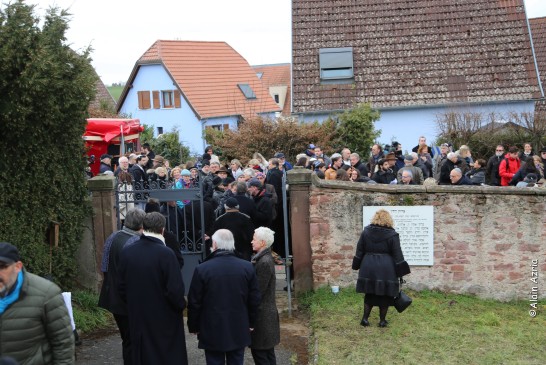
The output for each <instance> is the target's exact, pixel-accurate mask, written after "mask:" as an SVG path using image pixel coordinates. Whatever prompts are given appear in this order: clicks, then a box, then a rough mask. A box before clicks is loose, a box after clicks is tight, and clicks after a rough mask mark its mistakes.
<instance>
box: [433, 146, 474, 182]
mask: <svg viewBox="0 0 546 365" xmlns="http://www.w3.org/2000/svg"><path fill="white" fill-rule="evenodd" d="M454 168H459V169H460V170H461V172H462V174H463V175H464V174H465V173H466V171H468V165H467V164H466V162H465V161H464V160H463V159H462V158H460V157H459V156H458V155H457V154H456V153H455V152H450V153H448V154H447V159H446V162H444V164H443V165H442V169H441V170H440V181H438V185H451V179H450V177H449V174H450V173H451V170H453V169H454Z"/></svg>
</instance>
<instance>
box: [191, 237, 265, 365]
mask: <svg viewBox="0 0 546 365" xmlns="http://www.w3.org/2000/svg"><path fill="white" fill-rule="evenodd" d="M212 248H213V252H212V253H211V254H210V255H209V256H207V258H206V259H205V261H204V262H203V263H202V264H201V265H199V266H197V267H196V268H195V271H194V273H193V278H192V281H191V285H190V291H189V293H188V329H189V331H190V333H194V334H197V336H198V339H199V345H198V346H199V348H200V349H204V350H205V357H206V359H207V365H210V364H225V363H227V364H240V365H243V361H244V354H245V347H247V346H249V345H250V343H251V340H250V332H251V331H252V330H253V329H254V325H255V321H256V316H257V312H258V307H259V305H260V300H261V297H260V289H259V288H258V281H257V279H256V273H255V271H254V267H253V266H252V264H251V263H250V262H247V261H245V260H242V259H240V258H238V257H237V256H235V253H234V252H233V251H234V250H235V242H234V239H233V235H232V234H231V232H230V231H228V230H227V229H219V230H218V231H216V232H215V233H214V234H213V235H212Z"/></svg>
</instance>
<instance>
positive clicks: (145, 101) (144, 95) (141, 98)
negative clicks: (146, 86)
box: [137, 91, 150, 109]
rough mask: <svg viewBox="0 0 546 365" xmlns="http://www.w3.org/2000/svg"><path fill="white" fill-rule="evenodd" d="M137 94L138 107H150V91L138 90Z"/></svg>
mask: <svg viewBox="0 0 546 365" xmlns="http://www.w3.org/2000/svg"><path fill="white" fill-rule="evenodd" d="M137 94H138V108H139V109H150V92H149V91H139V92H138V93H137Z"/></svg>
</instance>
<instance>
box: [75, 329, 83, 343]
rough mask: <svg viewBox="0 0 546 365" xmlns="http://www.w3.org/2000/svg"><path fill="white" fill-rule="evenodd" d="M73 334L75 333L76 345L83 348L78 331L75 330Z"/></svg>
mask: <svg viewBox="0 0 546 365" xmlns="http://www.w3.org/2000/svg"><path fill="white" fill-rule="evenodd" d="M73 333H74V344H75V345H76V346H81V344H82V340H81V338H80V334H79V333H78V330H74V331H73Z"/></svg>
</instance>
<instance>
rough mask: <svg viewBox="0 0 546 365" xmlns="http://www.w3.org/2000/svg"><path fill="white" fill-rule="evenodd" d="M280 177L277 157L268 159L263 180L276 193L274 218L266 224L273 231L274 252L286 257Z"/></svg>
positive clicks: (281, 175) (281, 176)
mask: <svg viewBox="0 0 546 365" xmlns="http://www.w3.org/2000/svg"><path fill="white" fill-rule="evenodd" d="M282 178H283V172H282V171H281V170H280V169H279V160H278V159H277V158H271V159H269V170H267V177H266V179H265V182H266V183H267V184H271V185H273V187H274V188H275V192H276V193H277V205H276V207H275V209H276V212H275V219H274V220H273V222H272V223H271V224H270V225H269V226H268V227H270V228H271V229H272V230H274V231H275V242H274V243H273V248H272V249H273V250H274V251H275V252H276V253H278V254H279V255H281V256H282V257H287V255H288V252H285V251H286V249H285V242H284V213H283V205H284V199H283V195H282V188H283V183H282ZM253 221H254V225H255V226H256V227H259V225H257V223H256V221H255V220H253ZM289 250H290V249H289Z"/></svg>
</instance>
